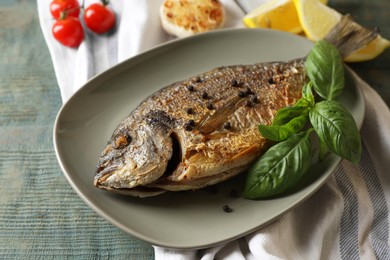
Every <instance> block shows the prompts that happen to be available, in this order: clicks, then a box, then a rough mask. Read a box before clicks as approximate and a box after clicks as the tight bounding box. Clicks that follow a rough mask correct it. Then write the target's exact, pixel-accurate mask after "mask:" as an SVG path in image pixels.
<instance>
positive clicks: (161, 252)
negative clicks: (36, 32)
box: [38, 0, 390, 259]
mask: <svg viewBox="0 0 390 260" xmlns="http://www.w3.org/2000/svg"><path fill="white" fill-rule="evenodd" d="M91 2H96V1H86V4H89V3H91ZM222 2H223V4H224V6H225V8H226V11H227V24H226V27H240V26H242V25H241V18H242V16H243V15H244V13H243V11H242V9H241V8H242V6H250V8H253V7H254V6H257V5H258V4H259V3H260V2H262V1H255V0H252V1H251V0H241V1H239V2H240V5H237V3H236V2H235V1H232V0H223V1H222ZM49 3H50V0H38V11H39V18H40V23H41V28H42V32H43V34H44V37H45V40H46V43H47V45H48V48H49V51H50V54H51V57H52V61H53V66H54V69H55V73H56V77H57V80H58V85H59V88H60V90H61V96H62V99H63V102H66V101H67V100H68V99H69V97H70V96H71V95H72V94H73V93H75V92H76V91H77V90H78V89H79V88H80V87H81V86H82V85H83V84H84V83H85V82H86V81H87V80H88V79H90V78H91V77H93V76H94V75H96V74H97V73H99V72H101V71H104V70H105V69H107V68H109V67H111V66H113V65H115V64H117V63H118V62H121V61H123V60H125V59H127V58H129V57H131V56H133V55H135V54H137V53H140V52H142V51H144V50H146V49H149V48H151V47H153V46H155V45H157V44H159V43H162V42H166V41H168V40H170V39H172V37H171V36H168V35H167V34H165V33H164V32H163V31H162V29H161V25H160V21H159V18H158V9H159V6H160V4H161V0H148V1H135V0H126V1H122V0H111V1H110V5H111V7H112V8H113V9H114V10H115V12H116V15H117V27H116V29H115V31H114V32H111V33H110V34H108V35H103V36H96V35H93V34H91V33H88V32H86V39H85V41H84V42H83V43H82V44H81V45H80V47H79V48H78V49H69V48H64V47H63V46H61V45H60V44H58V43H57V42H56V41H55V40H54V38H53V37H52V35H51V25H52V23H53V20H52V18H51V16H50V12H49V9H48V8H47V7H48V6H49ZM360 86H361V89H362V91H363V93H364V96H365V100H366V106H367V108H366V114H365V120H364V124H363V127H362V130H361V134H362V138H363V144H364V148H363V156H362V160H361V162H360V163H359V164H358V165H353V164H351V163H349V162H347V161H343V162H342V163H341V164H340V165H339V167H338V168H337V169H336V170H335V172H334V174H333V175H332V176H331V177H330V179H329V180H328V181H327V182H326V183H325V185H324V186H323V187H322V188H321V189H319V190H318V191H317V192H316V193H315V194H314V195H313V196H311V197H310V198H309V199H307V200H306V201H305V202H304V203H302V204H301V205H299V206H298V207H296V208H294V209H293V210H291V211H289V212H288V213H286V214H284V215H283V216H282V217H281V218H279V219H278V220H277V221H275V222H273V223H272V224H270V225H268V226H266V227H264V228H262V229H260V230H258V231H256V232H254V233H253V234H250V235H247V236H245V237H242V238H240V239H238V240H236V241H232V242H230V243H227V244H224V245H220V246H217V247H213V248H208V249H203V250H197V251H194V250H171V249H166V248H161V247H157V246H154V249H155V258H156V259H359V258H360V259H390V244H389V242H390V241H389V223H390V219H389V207H390V172H389V171H390V136H389V133H390V112H389V109H388V107H387V106H386V104H385V103H384V102H383V101H382V99H381V98H380V97H379V96H378V94H377V93H376V92H375V91H374V90H373V89H372V88H371V87H370V86H368V85H367V84H366V83H365V82H363V81H362V82H361V84H360ZM151 246H152V245H151Z"/></svg>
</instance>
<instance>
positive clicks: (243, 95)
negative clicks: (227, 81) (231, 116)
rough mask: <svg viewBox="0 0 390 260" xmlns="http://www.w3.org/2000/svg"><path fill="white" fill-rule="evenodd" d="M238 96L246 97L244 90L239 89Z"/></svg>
mask: <svg viewBox="0 0 390 260" xmlns="http://www.w3.org/2000/svg"><path fill="white" fill-rule="evenodd" d="M238 96H239V97H241V98H243V97H246V96H247V95H246V93H245V92H244V91H240V92H238Z"/></svg>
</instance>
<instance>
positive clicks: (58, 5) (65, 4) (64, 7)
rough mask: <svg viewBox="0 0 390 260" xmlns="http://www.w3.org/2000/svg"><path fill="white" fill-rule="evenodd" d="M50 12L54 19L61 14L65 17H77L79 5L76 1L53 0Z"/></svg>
mask: <svg viewBox="0 0 390 260" xmlns="http://www.w3.org/2000/svg"><path fill="white" fill-rule="evenodd" d="M50 12H51V15H52V16H53V17H54V18H55V19H59V18H60V15H61V12H65V13H66V15H68V16H69V15H70V16H74V17H79V14H80V4H79V2H78V1H77V0H53V1H52V2H51V3H50Z"/></svg>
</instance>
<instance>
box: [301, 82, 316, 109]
mask: <svg viewBox="0 0 390 260" xmlns="http://www.w3.org/2000/svg"><path fill="white" fill-rule="evenodd" d="M312 85H313V82H312V81H309V82H308V83H307V84H305V85H304V86H303V88H302V98H304V100H306V102H307V105H308V106H310V107H312V106H314V104H315V100H314V95H313V91H312V89H311V88H312Z"/></svg>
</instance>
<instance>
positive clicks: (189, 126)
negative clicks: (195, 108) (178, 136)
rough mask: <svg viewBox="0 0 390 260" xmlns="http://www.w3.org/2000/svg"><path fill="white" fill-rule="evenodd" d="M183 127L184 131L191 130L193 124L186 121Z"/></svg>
mask: <svg viewBox="0 0 390 260" xmlns="http://www.w3.org/2000/svg"><path fill="white" fill-rule="evenodd" d="M184 129H185V130H186V131H192V129H193V126H192V125H191V124H189V123H188V122H187V123H185V124H184Z"/></svg>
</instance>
